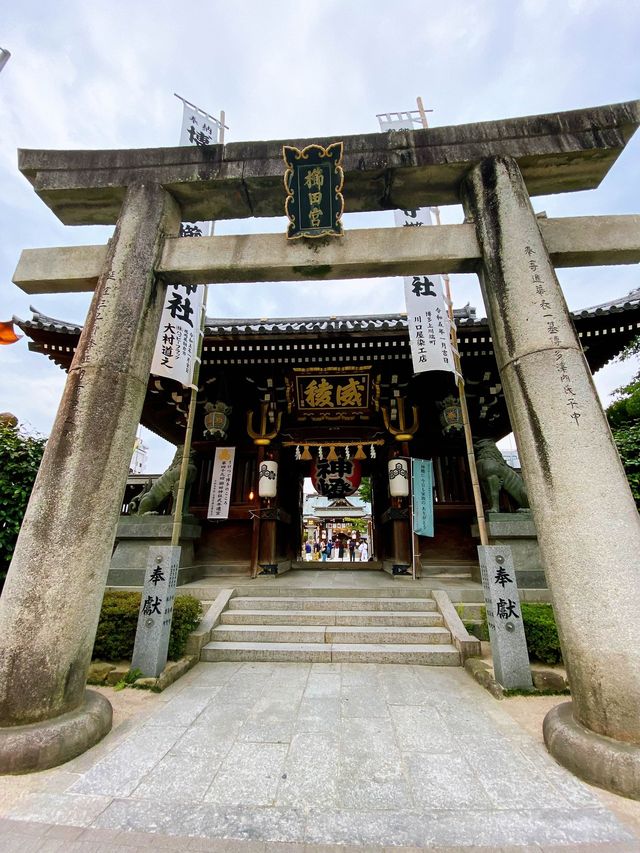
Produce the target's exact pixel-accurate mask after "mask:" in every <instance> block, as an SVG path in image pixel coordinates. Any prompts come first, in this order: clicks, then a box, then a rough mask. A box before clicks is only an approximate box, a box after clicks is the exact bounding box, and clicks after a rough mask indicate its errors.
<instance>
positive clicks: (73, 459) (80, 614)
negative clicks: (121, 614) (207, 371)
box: [0, 183, 180, 772]
mask: <svg viewBox="0 0 640 853" xmlns="http://www.w3.org/2000/svg"><path fill="white" fill-rule="evenodd" d="M179 226H180V210H179V208H178V206H177V205H176V203H175V202H174V200H173V199H172V198H171V196H170V195H169V194H168V193H167V192H166V191H165V190H163V189H162V188H161V187H160V186H159V185H157V184H153V183H148V184H147V183H135V184H132V185H131V186H130V187H129V188H128V190H127V192H126V195H125V199H124V202H123V205H122V210H121V213H120V217H119V219H118V223H117V225H116V229H115V233H114V235H113V238H112V239H111V242H110V245H109V250H108V254H107V258H106V262H105V266H104V268H103V271H102V273H101V275H100V279H99V282H98V286H97V289H96V291H95V294H94V297H93V300H92V303H91V307H90V309H89V312H88V315H87V320H86V323H85V326H84V329H83V331H82V335H81V337H80V341H79V344H78V348H77V351H76V353H75V356H74V358H73V362H72V365H71V368H70V370H69V376H68V378H67V383H66V386H65V390H64V394H63V397H62V401H61V403H60V407H59V409H58V413H57V416H56V420H55V423H54V426H53V430H52V433H51V436H50V438H49V440H48V442H47V446H46V450H45V454H44V457H43V460H42V464H41V466H40V471H39V473H38V476H37V479H36V482H35V485H34V487H33V492H32V495H31V499H30V501H29V505H28V508H27V511H26V514H25V518H24V522H23V525H22V529H21V531H20V535H19V537H18V541H17V544H16V548H15V552H14V556H13V561H12V563H11V567H10V569H9V573H8V576H7V581H6V584H5V587H4V592H3V595H2V598H1V599H0V636H2V644H1V647H0V772H3V770H4V771H5V772H24V771H25V770H31V769H43V767H47V766H53V765H55V764H57V763H60V762H61V761H65V760H67V759H68V758H70V757H72V755H74V754H78V752H82V751H83V750H84V749H86V748H88V747H89V746H91V745H92V743H94V742H95V741H97V740H99V738H100V737H102V736H103V735H104V734H105V733H106V731H108V729H109V727H110V724H111V718H110V715H111V709H110V706H109V704H108V702H106V700H102V705H100V703H98V705H100V709H101V710H100V709H98V710H96V708H93V707H92V709H90V710H91V713H89V711H86V710H85V711H83V709H86V708H87V704H86V702H87V700H86V699H85V682H86V676H87V671H88V667H89V663H90V660H91V652H92V648H93V642H94V638H95V632H96V627H97V623H98V617H99V614H100V606H101V602H102V596H103V593H104V587H105V581H106V577H107V572H108V569H109V560H110V557H111V550H112V547H113V539H114V534H115V527H116V523H117V521H118V516H119V514H120V508H121V498H122V495H123V492H124V487H125V483H126V478H127V473H128V470H129V462H130V458H131V452H132V448H133V443H134V439H135V433H136V429H137V425H138V422H139V420H140V415H141V412H142V406H143V402H144V398H145V393H146V390H147V382H148V376H149V368H150V364H151V358H152V354H153V348H154V344H155V340H156V336H157V332H158V325H159V322H160V315H161V312H162V306H163V301H164V295H165V287H164V286H163V284H162V283H161V282H160V281H159V280H157V279H156V276H155V273H154V270H155V267H156V265H157V262H158V259H159V257H160V254H161V252H162V247H163V242H164V237H165V236H166V235H168V236H172V235H176V234H177V233H178V230H179ZM89 695H91V694H89ZM95 695H97V694H94V696H95ZM100 698H101V697H100ZM92 701H93V700H92ZM94 704H95V702H94ZM62 715H65V717H64V719H65V720H66V719H67V716H69V715H70V716H71V717H74V715H75V717H76V718H77V719H75V722H74V725H73V728H74V733H71V732H66V733H64V732H63V734H62V735H61V734H60V731H59V728H60V725H59V723H60V721H59V720H58V718H61V717H62ZM89 716H90V717H91V719H92V720H93V723H91V725H89V724H87V725H88V729H90V731H88V730H87V731H86V732H85V734H84V735H81V736H79V735H78V727H80V728H82V726H83V725H85V723H86V718H87V717H89ZM83 721H84V722H83ZM28 724H30V725H28ZM33 724H37V725H36V726H35V727H34V725H33ZM27 725H28V729H26V727H27ZM56 726H57V729H56ZM23 727H24V728H25V731H26V733H25V737H24V739H23V741H21V740H20V729H21V728H23ZM85 728H86V726H85ZM54 729H55V730H56V731H54ZM37 740H39V744H40V758H39V759H38V758H37V757H34V756H33V754H31V753H32V750H31V753H30V747H29V741H31V742H34V741H37ZM54 741H55V743H54ZM72 742H73V743H72ZM21 752H23V753H24V755H23V756H22V757H21ZM34 762H35V766H34Z"/></svg>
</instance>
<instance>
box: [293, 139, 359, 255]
mask: <svg viewBox="0 0 640 853" xmlns="http://www.w3.org/2000/svg"><path fill="white" fill-rule="evenodd" d="M342 148H343V144H342V142H334V143H333V144H332V145H329V146H327V147H326V148H323V147H322V145H307V147H306V148H303V149H302V151H300V149H298V148H294V147H293V146H291V145H284V146H283V148H282V155H283V157H284V161H285V163H286V164H287V171H286V172H285V175H284V186H285V189H286V191H287V199H286V201H285V213H286V214H287V216H288V217H289V228H288V230H287V237H288V238H289V239H297V238H298V237H324V236H325V235H329V236H333V237H341V236H342V221H341V220H342V211H343V209H344V199H343V197H342V192H341V190H342V184H343V182H344V173H343V171H342V165H341V164H342Z"/></svg>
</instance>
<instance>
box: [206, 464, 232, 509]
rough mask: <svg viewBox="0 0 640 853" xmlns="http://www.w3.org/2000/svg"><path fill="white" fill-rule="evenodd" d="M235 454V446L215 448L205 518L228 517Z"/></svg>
mask: <svg viewBox="0 0 640 853" xmlns="http://www.w3.org/2000/svg"><path fill="white" fill-rule="evenodd" d="M235 455H236V449H235V447H217V448H216V457H215V460H214V463H213V475H212V477H211V492H210V493H209V510H208V512H207V518H229V504H230V503H231V483H232V482H233V463H234V460H235Z"/></svg>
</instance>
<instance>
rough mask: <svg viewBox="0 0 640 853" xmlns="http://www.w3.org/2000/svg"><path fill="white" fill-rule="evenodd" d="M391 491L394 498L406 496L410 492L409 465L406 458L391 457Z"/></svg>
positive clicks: (389, 468)
mask: <svg viewBox="0 0 640 853" xmlns="http://www.w3.org/2000/svg"><path fill="white" fill-rule="evenodd" d="M388 470H389V492H390V493H391V497H392V498H406V497H407V495H408V494H409V466H408V465H407V462H406V460H405V459H391V460H390V462H389V464H388Z"/></svg>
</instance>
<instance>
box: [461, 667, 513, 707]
mask: <svg viewBox="0 0 640 853" xmlns="http://www.w3.org/2000/svg"><path fill="white" fill-rule="evenodd" d="M464 668H465V669H466V671H467V672H468V673H469V675H470V676H471V677H472V678H473V679H475V681H477V682H478V684H480V685H481V687H484V688H485V690H488V691H489V693H491V695H492V696H493V698H494V699H504V688H503V686H502V685H501V684H498V682H497V681H496V680H495V678H494V677H493V673H492V672H491V667H490V666H489V664H488V663H485V662H484V661H483V660H480V658H467V660H466V661H465V662H464Z"/></svg>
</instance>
